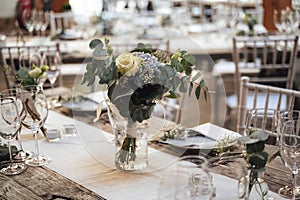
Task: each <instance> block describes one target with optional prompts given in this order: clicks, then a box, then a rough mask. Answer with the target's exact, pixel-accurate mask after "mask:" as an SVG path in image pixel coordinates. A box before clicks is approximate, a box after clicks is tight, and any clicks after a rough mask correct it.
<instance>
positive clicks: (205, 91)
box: [203, 88, 208, 101]
mask: <svg viewBox="0 0 300 200" xmlns="http://www.w3.org/2000/svg"><path fill="white" fill-rule="evenodd" d="M207 91H208V89H207V88H204V92H203V93H204V100H205V101H207Z"/></svg>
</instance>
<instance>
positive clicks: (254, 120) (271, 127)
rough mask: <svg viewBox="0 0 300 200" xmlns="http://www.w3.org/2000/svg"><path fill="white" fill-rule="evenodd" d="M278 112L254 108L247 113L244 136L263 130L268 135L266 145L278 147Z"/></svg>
mask: <svg viewBox="0 0 300 200" xmlns="http://www.w3.org/2000/svg"><path fill="white" fill-rule="evenodd" d="M278 116H279V111H277V110H275V109H265V108H256V109H252V110H250V111H249V112H248V115H247V120H246V129H245V134H246V135H250V134H251V132H253V131H256V130H263V131H266V132H267V133H268V134H269V138H268V139H267V141H266V143H267V144H273V145H278V140H279V133H277V127H278Z"/></svg>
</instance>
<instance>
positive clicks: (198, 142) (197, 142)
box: [162, 136, 218, 149]
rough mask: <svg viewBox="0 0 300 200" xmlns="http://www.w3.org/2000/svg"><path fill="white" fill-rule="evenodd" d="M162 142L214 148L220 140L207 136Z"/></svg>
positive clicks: (199, 147)
mask: <svg viewBox="0 0 300 200" xmlns="http://www.w3.org/2000/svg"><path fill="white" fill-rule="evenodd" d="M162 143H165V144H169V145H171V146H174V147H177V148H185V149H214V148H215V147H216V145H217V144H218V142H217V141H216V140H213V139H210V138H207V137H205V136H195V137H187V138H186V139H184V140H170V139H169V140H166V141H162Z"/></svg>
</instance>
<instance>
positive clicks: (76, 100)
mask: <svg viewBox="0 0 300 200" xmlns="http://www.w3.org/2000/svg"><path fill="white" fill-rule="evenodd" d="M98 105H99V104H98V103H97V102H95V101H94V100H92V99H89V98H87V97H84V96H77V97H73V98H72V99H70V100H69V101H66V102H64V103H62V106H63V107H66V108H68V109H70V110H73V111H96V110H97V108H98Z"/></svg>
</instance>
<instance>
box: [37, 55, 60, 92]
mask: <svg viewBox="0 0 300 200" xmlns="http://www.w3.org/2000/svg"><path fill="white" fill-rule="evenodd" d="M42 64H43V65H48V66H49V70H48V71H47V72H46V78H47V79H48V80H49V82H50V85H51V96H52V97H53V95H54V84H55V82H56V80H57V78H58V77H59V75H60V66H61V64H62V61H61V57H60V55H59V52H57V51H55V52H45V53H44V54H43V58H42Z"/></svg>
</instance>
